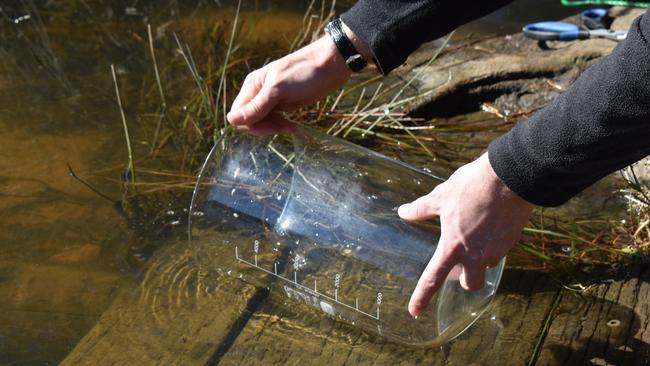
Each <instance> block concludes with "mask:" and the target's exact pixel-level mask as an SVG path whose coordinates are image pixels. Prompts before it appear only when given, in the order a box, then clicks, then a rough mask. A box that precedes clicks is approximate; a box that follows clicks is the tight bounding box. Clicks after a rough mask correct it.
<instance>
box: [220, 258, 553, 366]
mask: <svg viewBox="0 0 650 366" xmlns="http://www.w3.org/2000/svg"><path fill="white" fill-rule="evenodd" d="M556 292H557V289H556V288H555V287H554V286H553V284H552V281H550V280H549V278H548V276H546V275H543V274H540V273H537V272H520V271H515V270H512V271H506V273H505V275H504V279H503V282H502V286H501V290H500V293H499V295H498V296H497V299H496V300H495V302H494V303H493V305H492V307H491V308H490V309H489V311H488V312H487V313H486V314H485V315H484V316H483V317H482V318H481V319H480V320H479V321H478V322H477V324H475V325H474V326H473V327H472V328H471V329H470V330H469V331H467V332H466V333H465V334H463V335H462V336H461V337H460V338H459V339H457V340H455V341H453V342H451V343H450V344H448V345H445V346H443V347H434V348H414V347H409V346H404V345H399V344H395V343H391V342H387V341H385V340H384V339H381V338H380V337H377V336H373V335H368V334H366V333H363V332H361V331H359V330H357V329H356V328H354V327H352V326H349V325H346V324H342V323H339V322H336V321H334V320H332V319H330V318H329V317H327V316H326V315H324V314H322V313H319V312H316V311H313V310H311V309H310V308H308V307H306V306H305V305H301V304H297V303H293V302H287V303H285V304H278V301H280V302H281V301H282V300H273V301H275V302H272V301H271V300H269V301H268V302H265V303H264V304H263V306H262V307H261V308H260V310H259V311H258V313H256V314H255V315H254V316H253V317H252V318H251V321H250V322H249V323H248V325H247V327H246V328H245V329H244V330H243V331H242V332H241V334H240V335H239V336H238V337H237V339H236V340H235V341H234V343H233V344H232V347H230V349H229V350H228V351H227V352H225V353H224V354H222V355H220V356H219V357H215V358H213V362H214V364H217V363H218V364H220V365H258V364H259V365H262V364H264V365H274V364H283V365H305V364H328V365H345V364H350V365H358V364H377V365H380V364H381V365H383V364H386V365H389V364H390V365H400V364H403V365H411V364H416V363H422V364H448V365H467V364H483V365H504V364H525V363H526V361H527V360H528V357H529V356H530V354H531V353H532V350H533V348H534V347H535V343H536V340H537V336H538V334H539V329H540V327H541V324H542V323H543V320H544V317H545V314H546V312H547V310H548V308H549V307H550V305H551V303H552V302H553V299H554V297H555V294H556Z"/></svg>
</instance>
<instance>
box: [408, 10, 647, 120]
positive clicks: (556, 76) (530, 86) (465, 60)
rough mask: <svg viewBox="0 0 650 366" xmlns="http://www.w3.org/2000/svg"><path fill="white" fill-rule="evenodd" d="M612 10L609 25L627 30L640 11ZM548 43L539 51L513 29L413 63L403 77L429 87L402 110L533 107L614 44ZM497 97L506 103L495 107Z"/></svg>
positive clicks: (431, 112) (423, 113)
mask: <svg viewBox="0 0 650 366" xmlns="http://www.w3.org/2000/svg"><path fill="white" fill-rule="evenodd" d="M612 12H613V13H614V15H616V16H617V17H616V19H615V21H614V23H613V24H612V29H628V28H629V27H630V25H631V23H632V21H633V20H634V19H635V18H636V17H637V16H639V15H640V14H642V12H643V10H640V9H625V8H618V9H615V10H613V11H612ZM569 20H575V19H573V18H570V19H569ZM548 46H549V47H550V48H549V49H542V48H540V47H539V46H538V42H537V41H535V40H531V39H527V38H526V37H525V36H524V35H523V34H521V33H519V34H516V35H512V36H508V37H498V38H492V39H488V40H485V41H482V42H478V43H470V44H468V45H467V46H465V47H461V48H460V49H456V50H454V51H453V52H448V53H443V54H442V55H441V57H439V58H438V59H437V60H436V61H435V62H433V63H432V64H431V65H426V66H419V67H418V66H416V67H413V68H412V70H411V71H410V72H409V73H407V74H406V75H405V77H407V78H408V77H415V80H416V81H417V83H416V85H417V86H418V88H419V90H420V92H428V91H431V92H429V93H427V94H426V96H424V97H422V98H419V99H417V100H416V101H414V102H413V103H412V104H411V105H410V106H409V107H408V108H407V111H408V112H409V113H410V114H411V115H413V116H416V117H436V116H451V115H458V114H461V113H463V112H467V111H468V110H471V109H474V110H478V109H479V105H480V103H481V102H496V104H497V105H496V106H497V108H500V107H503V109H505V110H506V111H505V113H504V114H506V115H507V114H508V112H516V110H514V111H513V110H512V109H514V108H517V105H518V106H519V109H520V110H521V109H523V110H530V109H535V108H539V107H541V106H543V105H545V104H547V103H548V102H549V101H551V100H552V99H553V98H554V97H555V96H557V95H558V93H560V92H562V91H563V90H565V89H566V88H567V87H569V86H570V85H571V83H573V81H574V80H575V79H576V78H577V77H578V76H579V75H580V73H581V72H582V71H583V70H584V69H586V68H587V67H588V66H590V65H592V64H593V63H594V62H596V61H597V60H599V59H600V58H602V57H603V56H605V55H607V54H609V53H610V52H611V51H612V49H613V48H614V47H615V46H616V42H613V41H610V40H604V39H589V40H583V41H573V42H548ZM434 48H435V47H434ZM432 52H433V50H431V49H429V50H426V49H425V50H424V51H422V52H421V54H420V55H419V56H417V59H418V60H419V62H420V63H421V62H423V60H426V58H427V56H430V55H431V53H432ZM509 95H510V96H512V97H511V98H508V96H509ZM513 97H514V99H515V101H516V103H515V106H514V107H513V105H512V104H513V103H512V99H513ZM499 99H500V100H501V101H504V102H505V101H507V100H508V99H510V101H509V103H506V105H503V106H500V105H499V104H500V103H499ZM508 109H510V111H508Z"/></svg>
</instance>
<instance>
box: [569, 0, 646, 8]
mask: <svg viewBox="0 0 650 366" xmlns="http://www.w3.org/2000/svg"><path fill="white" fill-rule="evenodd" d="M562 5H564V6H585V5H612V6H632V7H637V8H647V7H648V6H650V2H643V1H625V0H562Z"/></svg>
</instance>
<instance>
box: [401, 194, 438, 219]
mask: <svg viewBox="0 0 650 366" xmlns="http://www.w3.org/2000/svg"><path fill="white" fill-rule="evenodd" d="M432 193H433V192H432ZM432 193H429V194H428V195H426V196H422V197H420V198H418V199H416V200H415V201H413V202H411V203H406V204H403V205H401V206H400V207H399V208H398V209H397V214H398V215H399V217H401V218H402V219H404V220H407V221H423V220H429V219H431V218H433V217H435V216H438V205H437V203H436V200H435V199H434V198H433V194H432Z"/></svg>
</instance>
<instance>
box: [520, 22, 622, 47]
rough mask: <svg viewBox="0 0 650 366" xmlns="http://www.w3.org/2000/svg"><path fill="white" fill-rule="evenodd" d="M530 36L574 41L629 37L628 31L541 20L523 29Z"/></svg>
mask: <svg viewBox="0 0 650 366" xmlns="http://www.w3.org/2000/svg"><path fill="white" fill-rule="evenodd" d="M523 32H524V35H526V37H528V38H532V39H537V40H539V41H573V40H576V39H588V38H606V39H611V40H612V41H616V42H621V41H624V40H625V38H627V32H626V31H615V30H611V29H591V30H587V29H580V27H578V26H577V25H575V24H572V23H565V22H539V23H533V24H528V25H527V26H525V27H524V29H523Z"/></svg>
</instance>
